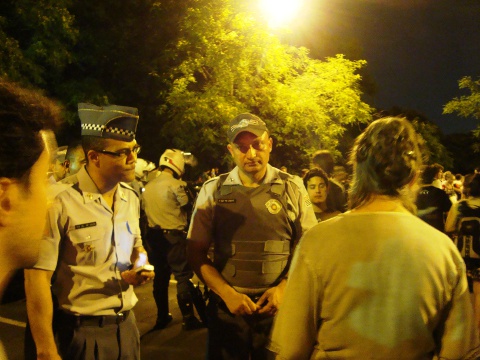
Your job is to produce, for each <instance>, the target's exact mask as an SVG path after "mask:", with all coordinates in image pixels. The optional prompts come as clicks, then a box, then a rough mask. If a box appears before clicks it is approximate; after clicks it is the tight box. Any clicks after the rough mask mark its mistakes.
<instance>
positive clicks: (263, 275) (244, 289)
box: [187, 113, 317, 359]
mask: <svg viewBox="0 0 480 360" xmlns="http://www.w3.org/2000/svg"><path fill="white" fill-rule="evenodd" d="M227 137H228V141H229V143H228V145H227V148H228V151H229V152H230V154H231V155H232V157H233V160H234V162H235V164H236V167H235V168H234V169H233V170H232V171H231V172H230V173H228V174H223V175H220V176H218V177H216V178H213V179H210V180H209V181H207V182H206V183H205V184H204V185H203V187H202V189H201V190H200V193H199V195H198V197H197V200H196V204H195V208H194V212H193V215H192V221H191V224H190V229H189V233H188V239H189V241H188V251H187V253H188V258H189V261H190V263H191V264H192V267H193V269H194V271H195V272H196V274H197V276H198V277H199V278H200V279H201V280H202V281H203V282H204V283H205V284H206V285H207V287H208V288H209V289H210V291H209V299H208V304H207V317H208V349H207V358H209V359H265V358H267V356H268V351H267V350H266V348H265V345H266V342H267V340H268V335H269V332H270V328H271V325H272V322H273V317H274V315H275V314H276V312H277V310H278V307H279V306H280V304H281V300H282V294H283V290H284V287H285V284H286V277H287V273H288V266H289V262H290V258H291V255H292V250H293V247H294V245H295V243H296V242H297V241H298V240H299V239H300V237H301V236H302V234H303V233H304V232H305V231H306V230H308V229H309V228H310V227H312V226H313V225H315V224H316V223H317V221H316V219H315V215H314V212H313V209H312V206H311V203H310V201H309V198H308V195H307V192H306V190H305V187H304V185H303V183H302V181H301V179H300V178H299V177H296V176H292V175H290V174H287V173H284V172H281V171H280V170H279V169H277V168H274V167H273V166H271V165H269V163H268V162H269V159H270V152H271V151H272V145H273V141H272V138H271V137H270V135H269V132H268V129H267V126H266V124H265V123H264V122H263V121H262V120H261V119H260V118H259V117H257V116H255V115H252V114H247V113H246V114H240V115H238V116H237V117H235V118H234V119H233V120H232V121H231V122H230V124H229V127H228V130H227ZM211 246H213V253H209V249H210V247H211Z"/></svg>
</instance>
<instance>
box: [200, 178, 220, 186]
mask: <svg viewBox="0 0 480 360" xmlns="http://www.w3.org/2000/svg"><path fill="white" fill-rule="evenodd" d="M218 178H219V176H215V177H213V178H211V179H208V180H207V181H205V182H204V183H203V185H206V184H208V183H211V182H213V181H215V180H218Z"/></svg>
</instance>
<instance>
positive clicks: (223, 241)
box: [213, 174, 294, 288]
mask: <svg viewBox="0 0 480 360" xmlns="http://www.w3.org/2000/svg"><path fill="white" fill-rule="evenodd" d="M227 176H228V174H225V175H221V176H220V179H219V182H218V184H219V185H218V187H217V190H216V192H215V196H214V198H215V210H214V229H213V231H214V239H215V241H214V250H213V254H214V255H213V258H214V259H213V262H214V265H215V268H216V269H217V270H218V271H220V272H221V274H222V276H223V277H224V278H225V280H227V281H228V282H229V284H230V285H232V286H238V287H244V288H261V287H263V288H265V287H270V286H272V285H274V284H275V283H276V281H277V280H278V279H279V277H280V276H281V275H282V272H283V271H284V270H285V268H286V266H287V263H288V259H289V255H290V244H291V239H292V238H293V234H294V225H293V223H292V221H291V220H290V219H289V217H288V213H287V198H286V197H287V195H286V191H285V186H286V184H285V179H283V182H282V183H280V184H263V185H260V186H259V187H256V188H250V187H245V186H241V185H224V184H223V183H224V181H225V179H226V178H227ZM287 176H288V175H287ZM281 178H283V177H281Z"/></svg>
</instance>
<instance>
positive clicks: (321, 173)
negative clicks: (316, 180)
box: [303, 167, 328, 187]
mask: <svg viewBox="0 0 480 360" xmlns="http://www.w3.org/2000/svg"><path fill="white" fill-rule="evenodd" d="M315 176H318V177H321V178H322V179H323V180H324V181H325V185H326V186H328V175H327V173H326V172H325V171H323V170H322V169H320V168H316V167H314V168H311V169H310V170H308V172H307V173H306V174H305V177H304V178H303V184H304V185H305V187H307V186H308V185H307V183H308V180H310V179H311V178H313V177H315Z"/></svg>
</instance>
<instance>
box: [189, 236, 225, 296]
mask: <svg viewBox="0 0 480 360" xmlns="http://www.w3.org/2000/svg"><path fill="white" fill-rule="evenodd" d="M207 253H208V248H206V249H205V248H203V247H201V246H199V245H198V244H196V243H194V242H191V241H189V243H188V246H187V256H188V262H189V263H190V265H191V266H192V269H193V271H195V274H197V276H198V277H199V278H200V280H201V281H202V282H203V283H204V284H205V285H207V286H208V288H209V289H210V290H212V291H213V292H215V293H216V294H218V295H219V296H220V297H221V298H222V299H223V298H224V296H228V295H229V294H232V293H234V292H235V290H234V289H233V288H232V287H231V286H230V285H229V284H228V283H227V282H226V281H225V279H224V278H223V277H222V275H221V274H220V273H219V272H218V270H217V269H216V268H215V267H214V266H213V263H212V261H211V260H210V259H209V258H208V256H207Z"/></svg>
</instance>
